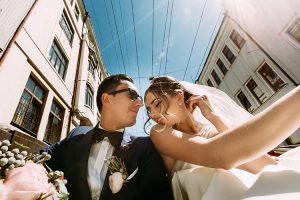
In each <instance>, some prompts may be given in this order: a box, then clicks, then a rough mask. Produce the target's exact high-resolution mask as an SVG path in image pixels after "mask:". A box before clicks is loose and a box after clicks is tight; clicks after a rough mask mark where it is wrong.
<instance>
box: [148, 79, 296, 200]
mask: <svg viewBox="0 0 300 200" xmlns="http://www.w3.org/2000/svg"><path fill="white" fill-rule="evenodd" d="M145 105H146V108H147V112H148V114H149V117H150V118H151V119H152V120H154V121H155V122H156V123H157V124H156V125H154V126H153V127H152V128H151V131H150V136H151V139H152V141H153V143H154V145H155V147H156V148H157V150H158V151H159V152H160V154H161V156H162V158H163V160H164V162H165V165H166V167H167V170H168V172H169V173H170V175H171V176H172V184H173V191H174V196H175V199H253V198H255V199H295V198H300V189H299V188H297V186H296V185H299V184H300V166H299V164H300V149H294V150H292V151H291V152H288V153H286V155H283V156H281V157H279V158H277V159H276V160H275V159H273V158H272V157H271V156H268V155H267V154H266V153H267V152H269V151H270V150H272V149H273V148H275V147H276V146H277V145H278V144H280V143H281V142H282V141H284V139H286V137H288V136H289V135H290V134H291V133H293V132H294V131H295V130H296V129H297V128H298V127H300V109H299V106H300V87H297V88H296V89H295V90H293V91H291V92H290V93H289V94H287V95H286V96H285V97H283V98H282V99H280V100H278V101H277V102H276V103H275V104H273V105H272V106H270V107H269V108H268V109H266V110H265V111H263V112H262V113H260V114H258V115H256V116H252V115H250V114H249V113H247V112H246V111H245V110H243V109H242V108H240V107H239V106H238V105H237V104H236V103H234V102H233V101H232V100H231V99H230V98H229V97H228V96H227V95H225V93H223V92H221V91H219V90H217V89H215V88H211V87H207V86H200V85H195V84H191V83H187V82H179V81H177V80H175V79H173V78H172V77H167V76H166V77H158V78H155V79H153V80H152V82H151V84H150V86H149V88H148V89H147V90H146V92H145ZM291 116H292V117H291ZM297 152H298V153H297ZM297 156H298V158H297ZM295 159H298V160H295ZM291 160H292V162H291ZM297 165H298V166H297Z"/></svg>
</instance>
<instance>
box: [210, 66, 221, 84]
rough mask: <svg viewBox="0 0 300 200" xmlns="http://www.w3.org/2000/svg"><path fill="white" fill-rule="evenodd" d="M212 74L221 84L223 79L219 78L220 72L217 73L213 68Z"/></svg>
mask: <svg viewBox="0 0 300 200" xmlns="http://www.w3.org/2000/svg"><path fill="white" fill-rule="evenodd" d="M211 75H212V77H213V78H214V80H215V82H216V84H217V85H220V83H221V79H220V78H219V76H218V74H217V73H216V71H215V70H214V69H213V70H212V72H211Z"/></svg>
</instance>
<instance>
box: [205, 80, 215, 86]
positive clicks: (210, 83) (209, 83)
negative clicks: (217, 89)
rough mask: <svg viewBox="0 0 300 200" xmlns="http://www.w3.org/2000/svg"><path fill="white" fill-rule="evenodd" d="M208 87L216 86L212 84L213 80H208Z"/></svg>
mask: <svg viewBox="0 0 300 200" xmlns="http://www.w3.org/2000/svg"><path fill="white" fill-rule="evenodd" d="M206 83H207V85H208V86H210V87H214V85H213V84H212V82H211V80H210V79H207V81H206Z"/></svg>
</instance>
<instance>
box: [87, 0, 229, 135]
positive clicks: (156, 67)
mask: <svg viewBox="0 0 300 200" xmlns="http://www.w3.org/2000/svg"><path fill="white" fill-rule="evenodd" d="M84 3H85V6H86V9H87V10H88V12H89V15H90V18H91V20H92V23H93V26H94V30H95V33H96V37H97V40H98V44H99V46H100V50H101V53H102V60H103V63H104V65H105V67H106V69H107V71H108V72H109V73H110V74H116V73H125V72H126V74H128V75H130V76H131V77H133V79H134V81H135V84H136V86H137V88H138V89H139V90H140V92H141V94H143V93H144V91H145V89H146V88H147V86H148V85H149V77H151V76H158V75H164V74H166V75H170V76H173V77H175V78H176V79H178V80H185V81H190V82H195V80H196V79H197V78H198V76H199V73H200V71H201V69H202V66H203V64H204V62H205V59H206V56H207V54H208V53H209V50H210V46H211V44H212V42H213V40H214V37H215V35H216V33H217V31H218V28H219V25H220V23H221V21H222V18H223V8H222V0H159V1H158V0H84ZM153 3H154V9H153ZM172 8H173V9H172ZM132 10H133V13H134V19H133V14H132ZM153 17H154V19H153ZM200 19H201V20H200ZM133 20H134V22H135V23H133ZM153 22H154V23H153ZM199 22H200V26H199ZM134 24H135V26H134ZM198 26H199V29H198ZM197 30H198V32H197ZM196 35H197V36H196ZM142 96H143V95H142ZM145 113H146V112H145V107H143V108H142V109H141V110H140V112H139V115H138V119H137V124H136V125H135V126H133V127H130V128H128V129H127V131H128V132H129V133H131V134H133V135H138V136H139V135H145V133H144V131H143V124H144V122H145V120H146V116H145Z"/></svg>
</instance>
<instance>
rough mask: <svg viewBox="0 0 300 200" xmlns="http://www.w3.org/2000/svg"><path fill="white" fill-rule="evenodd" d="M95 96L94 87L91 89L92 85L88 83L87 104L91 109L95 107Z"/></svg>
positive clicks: (86, 91)
mask: <svg viewBox="0 0 300 200" xmlns="http://www.w3.org/2000/svg"><path fill="white" fill-rule="evenodd" d="M93 97H94V92H93V91H92V89H91V87H90V86H89V85H86V89H85V105H87V106H88V107H90V108H91V109H92V108H93Z"/></svg>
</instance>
